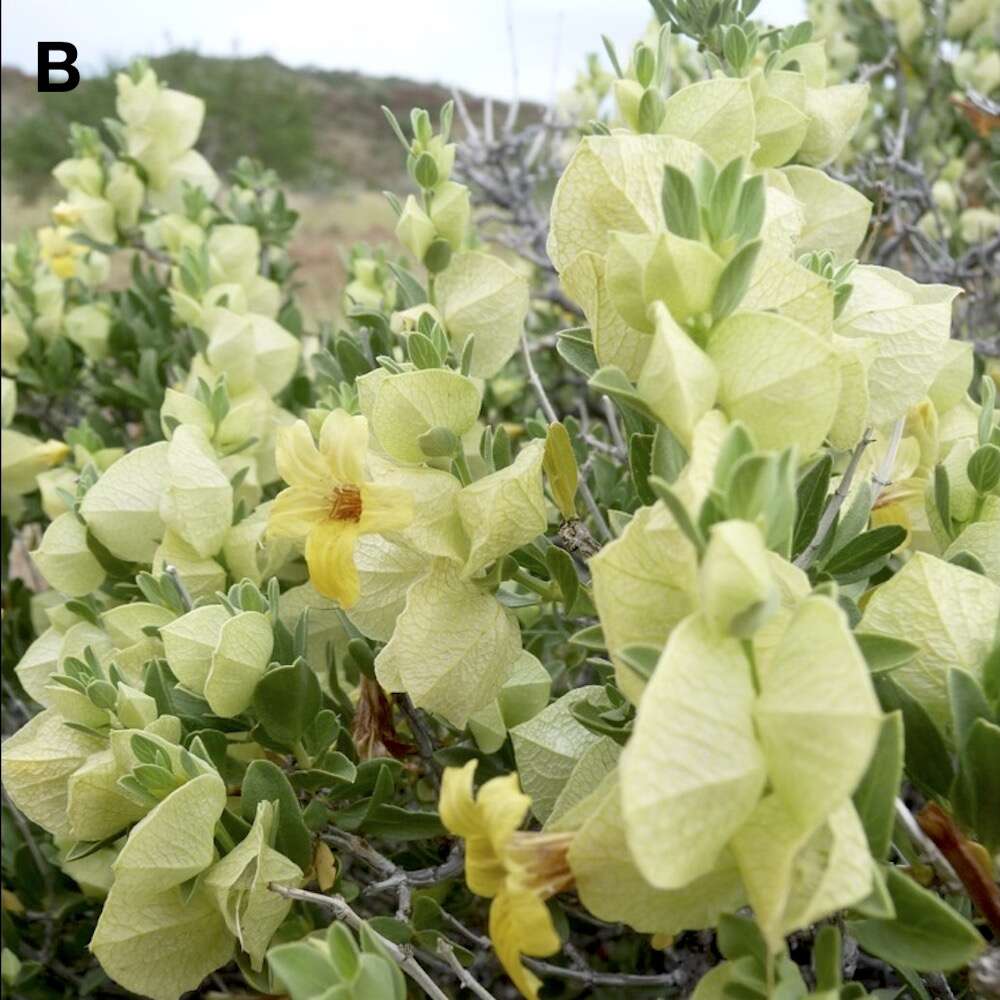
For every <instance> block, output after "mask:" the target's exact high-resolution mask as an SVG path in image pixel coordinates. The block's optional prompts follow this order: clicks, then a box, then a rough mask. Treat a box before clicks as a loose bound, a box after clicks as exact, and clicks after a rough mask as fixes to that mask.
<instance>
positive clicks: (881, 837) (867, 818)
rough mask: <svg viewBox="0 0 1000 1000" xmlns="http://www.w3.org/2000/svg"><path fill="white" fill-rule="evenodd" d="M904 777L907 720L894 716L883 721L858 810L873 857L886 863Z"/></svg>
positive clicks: (856, 802)
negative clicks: (904, 743)
mask: <svg viewBox="0 0 1000 1000" xmlns="http://www.w3.org/2000/svg"><path fill="white" fill-rule="evenodd" d="M902 776H903V716H902V713H900V712H892V713H890V714H889V715H887V716H886V717H885V719H884V720H883V721H882V729H881V731H880V732H879V737H878V743H876V744H875V752H874V753H873V754H872V759H871V761H870V762H869V764H868V769H867V770H866V771H865V773H864V775H863V777H862V778H861V781H860V782H859V784H858V787H857V788H856V789H855V791H854V808H855V809H857V811H858V816H859V817H860V818H861V825H862V826H863V827H864V828H865V836H867V838H868V846H869V847H870V848H871V852H872V856H873V857H874V858H875V859H876V860H878V861H883V860H885V858H886V857H887V856H888V854H889V848H890V847H891V846H892V828H893V822H894V818H895V807H896V796H897V795H898V794H899V783H900V781H901V779H902Z"/></svg>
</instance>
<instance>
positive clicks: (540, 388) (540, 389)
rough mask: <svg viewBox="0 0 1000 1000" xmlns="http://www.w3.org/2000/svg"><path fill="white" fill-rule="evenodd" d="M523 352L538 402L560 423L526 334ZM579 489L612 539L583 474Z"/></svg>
mask: <svg viewBox="0 0 1000 1000" xmlns="http://www.w3.org/2000/svg"><path fill="white" fill-rule="evenodd" d="M521 353H522V354H523V355H524V366H525V368H526V369H527V372H528V381H529V382H531V387H532V388H533V389H534V390H535V395H536V396H537V397H538V402H539V404H540V405H541V407H542V412H543V413H544V414H545V418H546V419H547V420H548V421H549V423H550V424H557V423H559V417H558V415H557V414H556V411H555V408H554V407H553V405H552V403H551V402H550V400H549V397H548V394H547V393H546V392H545V386H544V385H542V380H541V379H540V378H539V377H538V372H536V371H535V366H534V363H533V362H532V360H531V349H530V348H529V347H528V338H527V337H526V336H524V334H522V335H521ZM577 489H578V490H579V492H580V496H582V497H583V502H584V503H585V504H586V505H587V509H588V510H589V511H590V515H591V517H593V519H594V524H596V525H597V529H598V531H599V533H600V534H601V536H602V537H603V538H604V540H605V541H607V542H609V541H611V539H612V537H613V536H612V534H611V529H610V528H609V527H608V524H607V522H606V521H605V520H604V515H603V514H601V511H600V509H599V508H598V506H597V501H596V500H595V499H594V494H593V493H591V492H590V487H589V486H588V485H587V482H586V480H585V478H584V477H583V476H581V477H580V481H579V484H578V486H577Z"/></svg>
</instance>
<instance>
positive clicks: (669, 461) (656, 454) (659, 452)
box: [650, 424, 688, 483]
mask: <svg viewBox="0 0 1000 1000" xmlns="http://www.w3.org/2000/svg"><path fill="white" fill-rule="evenodd" d="M687 460H688V456H687V452H686V451H685V450H684V447H683V445H682V444H681V443H680V441H678V440H677V437H676V436H675V435H674V433H673V432H672V431H671V430H670V429H669V428H667V427H664V426H663V424H660V425H659V426H658V427H657V428H656V432H655V433H654V434H653V453H652V455H651V457H650V471H651V472H652V474H653V475H654V476H659V478H660V479H663V480H665V481H666V482H668V483H672V482H674V481H675V480H676V479H677V477H678V476H679V475H680V474H681V470H682V469H683V468H684V466H685V465H687Z"/></svg>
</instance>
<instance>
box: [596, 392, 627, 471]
mask: <svg viewBox="0 0 1000 1000" xmlns="http://www.w3.org/2000/svg"><path fill="white" fill-rule="evenodd" d="M601 408H602V409H603V410H604V416H605V418H606V419H607V421H608V430H609V431H611V440H612V441H614V443H615V447H616V448H617V449H618V450H619V451H620V452H621V454H622V456H623V457H627V456H628V445H627V444H626V443H625V438H623V437H622V432H621V430H619V428H618V414H617V413H615V404H614V403H612V402H611V399H610V398H609V397H608V396H601Z"/></svg>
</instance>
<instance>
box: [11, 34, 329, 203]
mask: <svg viewBox="0 0 1000 1000" xmlns="http://www.w3.org/2000/svg"><path fill="white" fill-rule="evenodd" d="M150 65H151V66H153V68H154V69H155V70H156V74H157V76H158V77H159V78H160V79H162V80H166V81H168V82H169V83H170V84H171V85H172V86H174V87H176V88H177V89H178V90H181V91H184V92H185V93H188V94H194V95H196V96H198V97H200V98H202V99H203V100H204V101H205V102H206V103H207V104H209V105H210V106H211V107H212V108H213V109H217V110H218V113H215V114H213V115H212V116H211V117H210V118H209V119H207V120H206V122H205V129H204V132H203V133H202V140H201V146H202V149H203V150H204V151H205V155H206V156H207V157H208V158H209V159H210V160H211V161H212V163H214V164H216V165H217V167H218V168H219V169H220V170H222V171H228V170H230V169H232V167H234V166H235V165H236V161H237V160H238V159H239V158H240V157H241V156H252V157H254V158H256V159H259V160H262V161H263V162H265V163H267V164H268V165H269V166H271V167H273V168H274V169H275V170H277V171H278V172H279V173H280V174H281V175H282V176H283V177H284V178H286V179H287V180H288V181H290V182H294V183H302V182H313V181H317V180H322V179H325V178H326V177H327V176H328V173H329V165H328V164H326V163H325V162H324V161H317V159H316V138H315V117H316V115H317V113H318V111H319V108H318V98H317V93H316V92H315V91H314V90H312V89H310V87H309V85H308V82H307V81H306V80H305V79H303V77H302V76H301V75H299V74H297V73H296V72H295V71H294V70H290V69H287V68H286V67H284V66H282V65H281V64H280V63H278V62H276V61H275V60H273V59H270V58H267V57H260V58H255V59H240V58H232V59H230V58H215V57H209V56H203V55H200V54H199V53H197V52H194V51H192V50H189V49H181V50H178V51H176V52H171V53H169V54H168V55H165V56H161V57H159V58H156V59H152V60H150ZM119 69H120V67H118V66H109V67H108V68H107V69H106V70H105V71H104V72H103V73H102V74H101V75H99V76H89V78H85V79H84V80H83V81H82V82H81V84H80V86H79V87H77V88H76V89H75V90H71V91H68V92H66V93H55V94H39V95H38V106H37V107H36V108H35V109H34V110H32V111H31V112H30V113H28V114H26V115H23V116H17V115H15V116H14V120H13V121H12V122H11V124H10V125H9V126H8V127H7V128H5V129H4V134H3V147H4V149H3V164H4V170H5V172H6V173H7V174H8V175H9V177H10V180H11V181H12V183H13V184H14V186H15V189H16V190H17V192H18V193H19V194H20V195H22V197H26V198H29V199H33V198H37V197H38V195H39V194H41V192H42V191H43V190H44V189H45V188H46V187H47V186H48V185H49V183H50V173H51V170H52V168H53V167H54V166H55V165H56V164H57V163H58V162H59V161H60V160H62V159H63V158H64V157H65V155H66V134H67V132H68V130H69V126H70V125H71V124H72V123H74V122H76V123H79V124H82V125H90V126H93V127H95V128H96V127H98V126H100V125H101V123H102V122H103V121H104V120H105V119H106V118H113V117H114V114H115V74H116V73H117V72H118V71H119ZM85 76H86V75H85Z"/></svg>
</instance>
